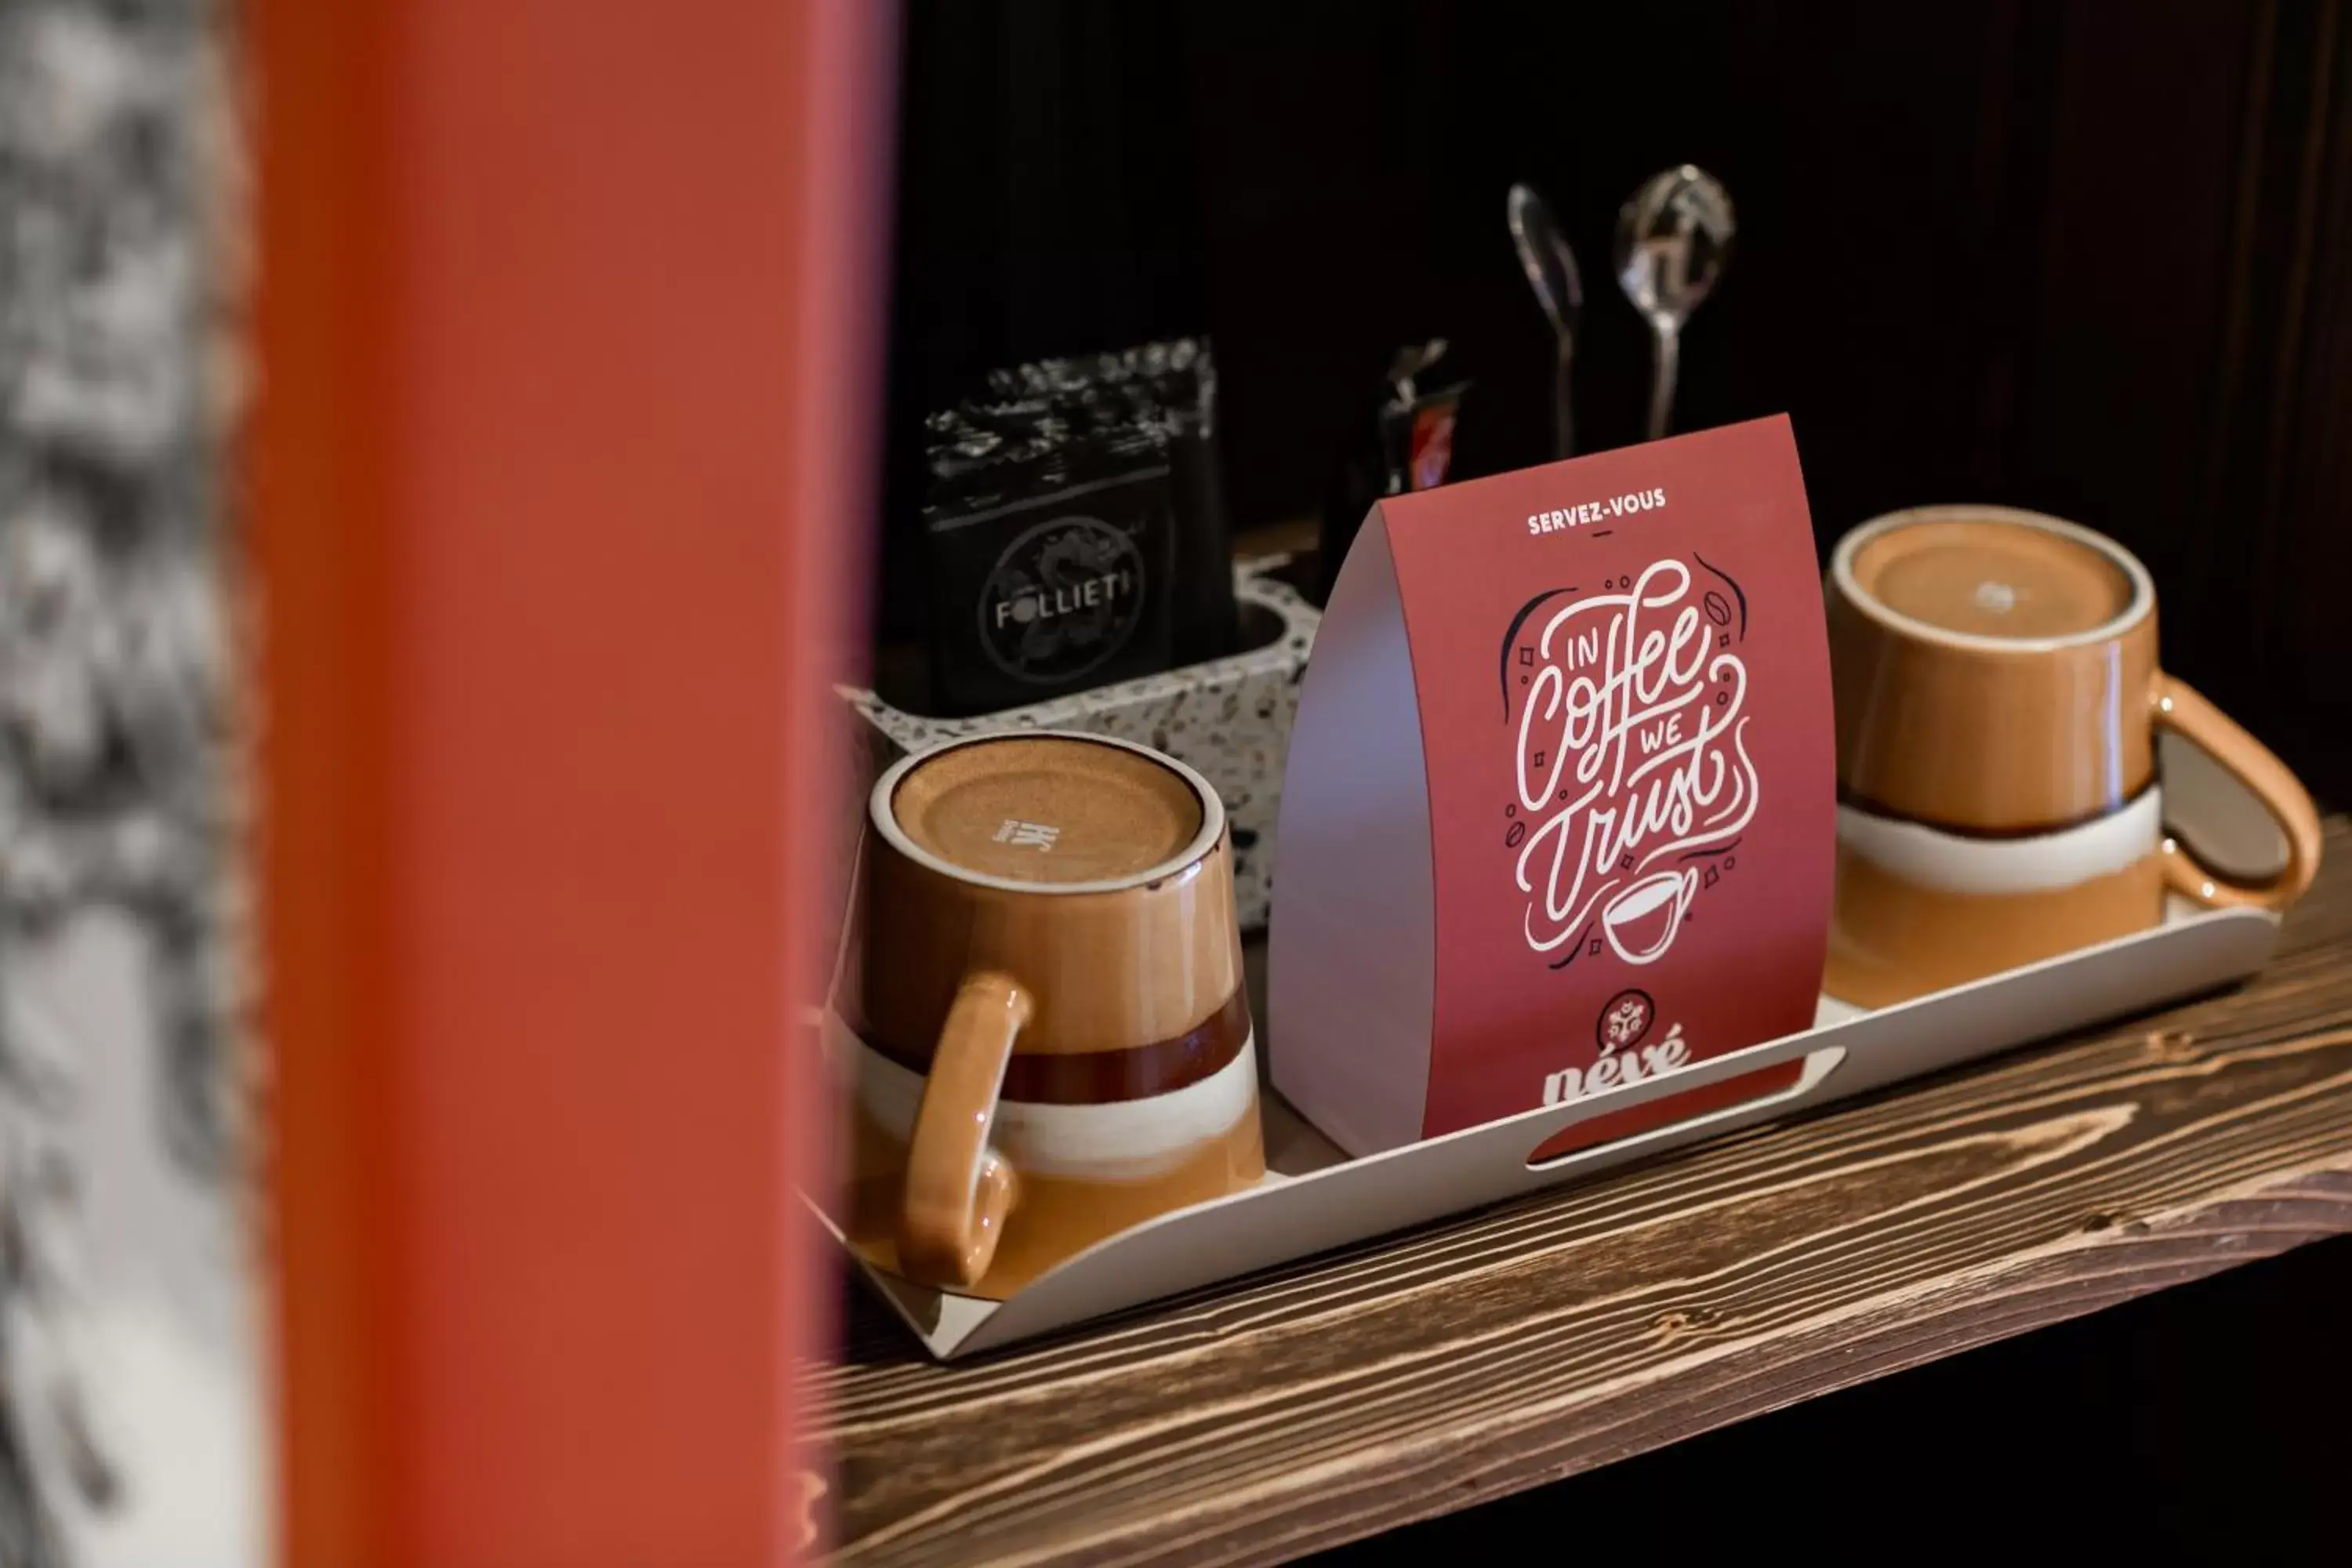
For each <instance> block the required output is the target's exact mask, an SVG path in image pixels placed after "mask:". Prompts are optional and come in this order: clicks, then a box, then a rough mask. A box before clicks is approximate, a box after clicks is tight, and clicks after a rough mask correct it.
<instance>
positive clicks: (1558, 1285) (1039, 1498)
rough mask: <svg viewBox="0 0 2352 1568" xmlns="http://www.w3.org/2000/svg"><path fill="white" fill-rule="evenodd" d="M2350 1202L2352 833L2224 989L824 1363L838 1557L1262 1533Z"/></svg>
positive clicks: (1238, 1548)
mask: <svg viewBox="0 0 2352 1568" xmlns="http://www.w3.org/2000/svg"><path fill="white" fill-rule="evenodd" d="M2347 1231H2352V827H2347V824H2346V822H2345V821H2344V820H2343V819H2342V818H2340V817H2339V818H2336V819H2335V820H2333V821H2331V822H2330V824H2329V826H2328V835H2327V851H2326V864H2325V865H2324V867H2323V868H2322V870H2321V873H2320V878H2319V881H2318V884H2317V885H2316V886H2315V888H2314V889H2312V892H2311V894H2310V896H2309V897H2308V898H2306V899H2305V900H2304V902H2303V903H2302V904H2301V905H2299V906H2298V907H2297V908H2296V910H2294V914H2293V915H2292V916H2291V917H2290V918H2289V920H2288V921H2287V923H2286V929H2285V931H2284V937H2283V940H2282V942H2281V944H2280V951H2279V953H2278V956H2277V957H2276V958H2275V959H2274V960H2273V963H2272V964H2271V966H2270V968H2269V969H2268V970H2267V971H2266V972H2265V973H2263V975H2261V976H2260V977H2258V978H2257V979H2255V980H2254V981H2252V982H2250V983H2249V984H2246V985H2244V986H2242V987H2241V988H2239V989H2237V990H2235V991H2231V992H2228V993H2225V994H2220V995H2216V996H2212V997H2209V998H2207V999H2205V1000H2203V1001H2200V1002H2196V1003H2192V1004H2190V1005H2187V1006H2183V1007H2178V1008H2174V1009H2170V1010H2168V1011H2167V1012H2164V1013H2161V1014H2157V1015H2153V1016H2147V1017H2142V1018H2139V1019H2136V1020H2132V1021H2129V1022H2126V1023H2124V1024H2120V1025H2116V1026H2111V1027H2108V1028H2105V1029H2101V1030H2097V1031H2094V1032H2092V1033H2089V1034H2086V1035H2083V1036H2079V1037H2074V1038H2073V1039H2070V1040H2068V1041H2065V1042H2063V1043H2060V1044H2057V1045H2053V1046H2045V1047H2031V1048H2028V1049H2026V1050H2023V1051H2021V1052H2016V1053H2012V1054H2011V1055H2009V1056H2006V1057H2002V1058H1997V1059H1994V1060H1992V1061H1990V1062H1987V1063H1984V1064H1980V1065H1979V1066H1977V1067H1975V1068H1970V1069H1968V1070H1966V1071H1963V1072H1958V1073H1955V1074H1950V1075H1947V1076H1945V1077H1942V1078H1937V1079H1926V1080H1923V1081H1921V1082H1918V1083H1916V1084H1912V1085H1908V1086H1906V1087H1905V1088H1904V1089H1900V1090H1897V1091H1895V1092H1891V1093H1888V1094H1885V1095H1881V1096H1878V1097H1875V1098H1874V1099H1869V1100H1861V1101H1857V1102H1855V1103H1853V1104H1851V1105H1847V1106H1843V1107H1839V1108H1836V1109H1832V1110H1828V1111H1825V1112H1823V1113H1822V1114H1821V1115H1819V1116H1816V1117H1814V1118H1811V1119H1810V1120H1807V1121H1800V1122H1796V1123H1793V1124H1789V1125H1783V1126H1775V1127H1767V1128H1762V1129H1758V1130H1753V1131H1747V1132H1743V1133H1738V1134H1734V1135H1732V1136H1729V1137H1727V1138H1725V1139H1723V1140H1721V1141H1719V1142H1715V1143H1710V1144H1706V1145H1704V1146H1702V1147H1700V1148H1697V1149H1696V1150H1691V1151H1686V1152H1682V1153H1679V1154H1675V1155H1672V1156H1669V1157H1666V1158H1664V1159H1661V1160H1659V1161H1656V1162H1654V1163H1650V1164H1647V1165H1644V1166H1641V1167H1638V1168H1636V1169H1633V1170H1632V1171H1629V1172H1622V1173H1615V1174H1612V1175H1610V1176H1607V1177H1603V1178H1601V1179H1600V1180H1598V1181H1596V1182H1593V1183H1591V1184H1586V1185H1583V1186H1579V1187H1572V1188H1569V1189H1565V1190H1562V1191H1559V1192H1554V1193H1550V1194H1541V1195H1538V1197H1535V1198H1532V1199H1528V1200H1525V1201H1521V1202H1518V1203H1515V1204H1512V1205H1508V1206H1506V1207H1502V1208H1499V1209H1493V1210H1488V1211H1486V1212H1484V1213H1480V1214H1476V1215H1470V1216H1467V1217H1465V1218H1462V1219H1457V1220H1454V1221H1450V1222H1447V1223H1444V1224H1442V1225H1439V1226H1430V1227H1425V1228H1423V1229H1421V1230H1418V1231H1414V1232H1411V1233H1408V1234H1406V1235H1405V1236H1402V1237H1391V1238H1390V1239H1388V1240H1386V1241H1384V1242H1381V1243H1376V1244H1372V1245H1369V1246H1366V1247H1358V1248H1353V1249H1350V1250H1348V1251H1345V1252H1341V1253H1338V1254H1334V1255H1331V1256H1328V1257H1325V1258H1317V1259H1313V1260H1310V1261H1308V1262H1307V1263H1303V1264H1298V1265H1294V1266H1291V1267H1288V1268H1281V1269H1278V1270H1276V1271H1273V1272H1271V1273H1268V1274H1265V1275H1261V1276H1257V1277H1255V1278H1254V1279H1250V1280H1246V1281H1244V1282H1242V1283H1241V1284H1238V1285H1234V1286H1228V1287H1225V1288H1223V1289H1216V1290H1213V1291H1207V1292H1202V1293H1201V1294H1198V1295H1196V1296H1192V1297H1188V1298H1184V1299H1181V1300H1176V1301H1173V1302H1168V1303H1162V1304H1161V1305H1160V1306H1157V1307H1153V1308H1148V1309H1144V1310H1140V1311H1138V1312H1135V1313H1130V1314H1129V1315H1127V1316H1125V1317H1123V1318H1119V1319H1117V1320H1114V1321H1110V1322H1108V1323H1107V1324H1103V1325H1097V1326H1096V1327H1095V1328H1093V1329H1091V1330H1083V1331H1077V1332H1076V1333H1074V1334H1072V1335H1069V1336H1066V1337H1065V1338H1062V1339H1059V1340H1056V1341H1054V1342H1048V1343H1046V1344H1044V1345H1042V1346H1034V1347H1028V1348H1022V1349H1015V1350H1012V1351H1009V1352H1004V1353H1003V1354H1000V1355H996V1356H992V1357H985V1358H982V1360H980V1361H979V1362H977V1363H971V1364H968V1365H961V1366H953V1367H942V1366H938V1365H934V1364H932V1363H929V1361H928V1360H926V1359H925V1358H924V1356H923V1354H922V1352H921V1351H920V1350H919V1348H918V1347H917V1346H916V1345H914V1344H913V1343H912V1342H911V1341H909V1340H908V1339H907V1337H906V1336H905V1334H904V1332H903V1331H901V1330H900V1329H899V1328H898V1326H897V1325H896V1324H895V1323H894V1322H893V1321H889V1320H888V1319H887V1318H886V1317H885V1316H884V1314H883V1312H882V1310H881V1309H880V1308H878V1307H877V1306H876V1305H875V1304H874V1303H873V1302H871V1301H870V1300H866V1297H865V1296H864V1294H863V1293H862V1292H853V1293H852V1295H851V1296H850V1298H849V1299H848V1300H849V1305H848V1308H847V1314H846V1317H847V1321H846V1324H845V1332H846V1342H845V1353H844V1359H843V1361H842V1363H840V1364H839V1365H836V1366H832V1367H827V1368H824V1369H819V1370H815V1371H813V1372H812V1373H811V1374H810V1378H811V1382H812V1383H813V1384H814V1387H815V1389H816V1391H817V1392H819V1393H820V1394H821V1396H822V1397H823V1398H824V1400H825V1401H826V1402H827V1405H829V1410H828V1413H827V1415H826V1416H825V1417H824V1431H825V1434H826V1436H828V1437H829V1440H830V1441H831V1442H832V1443H833V1445H834V1446H835V1455H836V1460H837V1463H838V1466H839V1471H838V1477H837V1482H836V1485H837V1493H836V1495H835V1496H832V1497H829V1498H827V1499H826V1500H825V1504H826V1505H827V1508H828V1510H829V1516H830V1521H831V1525H832V1530H833V1538H834V1540H835V1542H837V1548H838V1552H839V1554H840V1557H841V1559H842V1560H843V1561H844V1562H849V1563H955V1564H967V1563H984V1562H994V1561H1001V1560H1017V1561H1019V1562H1022V1563H1058V1562H1065V1561H1068V1562H1076V1561H1081V1560H1086V1561H1097V1560H1107V1559H1115V1560H1117V1561H1118V1562H1120V1563H1147V1562H1168V1563H1188V1564H1189V1563H1263V1562H1276V1561H1280V1560H1283V1559H1286V1558H1289V1557H1293V1556H1296V1555H1297V1554H1299V1553H1301V1552H1307V1551H1311V1550H1313V1549H1315V1548H1317V1547H1321V1546H1328V1545H1331V1544H1334V1543H1336V1542H1341V1541H1345V1540H1349V1539H1352V1538H1355V1537H1358V1536H1362V1535H1368V1534H1370V1533H1372V1532H1374V1531H1380V1530H1383V1529H1386V1528H1389V1527H1391V1526H1393V1525H1398V1524H1402V1523H1405V1522H1407V1521H1412V1520H1417V1519H1423V1518H1427V1517H1429V1516H1431V1515H1434V1514H1439V1513H1444V1512H1447V1511H1450V1510H1454V1509H1459V1508H1463V1507H1466V1506H1468V1505H1470V1504H1473V1503H1476V1502H1481V1501H1484V1500H1488V1499H1492V1498H1495V1497H1499V1496H1501V1495H1503V1494H1505V1493H1507V1492H1511V1491H1516V1490H1518V1489H1522V1488H1525V1487H1530V1486H1534V1485H1538V1484H1539V1483H1541V1482H1545V1481H1549V1480H1554V1479H1559V1478H1560V1477H1563V1476H1567V1475H1570V1474H1573V1473H1575V1472H1577V1471H1580V1470H1584V1469H1589V1468H1593V1467H1595V1466H1599V1465H1603V1464H1607V1463H1609V1462H1610V1461H1611V1460H1612V1459H1618V1458H1625V1457H1627V1456H1629V1455H1633V1454H1637V1453H1641V1452H1643V1451H1644V1450H1647V1449H1651V1448H1655V1447H1661V1446H1663V1445H1664V1444H1668V1443H1672V1442H1675V1441H1677V1440H1678V1439H1681V1438H1684V1437H1688V1436H1695V1435H1696V1434H1698V1433H1701V1432H1705V1431H1707V1430H1708V1429H1710V1428H1713V1427H1717V1426H1724V1425H1726V1424H1727V1423H1729V1422H1733V1421H1737V1420H1739V1419H1741V1418H1742V1417H1744V1416H1747V1415H1755V1414H1758V1413H1759V1412H1762V1411H1766V1410H1770V1409H1774V1408H1777V1407H1779V1406H1781V1405H1790V1404H1793V1403H1795V1402H1797V1401H1799V1400H1802V1399H1808V1398H1811V1397H1812V1396H1813V1395H1815V1394H1824V1393H1828V1392H1830V1391H1832V1390H1834V1389H1838V1388H1842V1387H1846V1386H1849V1385H1851V1384H1856V1383H1860V1382H1863V1381H1865V1380H1867V1379H1870V1378H1874V1377H1880V1376H1884V1375H1885V1374H1886V1373H1891V1372H1895V1371H1899V1370H1901V1369H1902V1368H1905V1367H1907V1366H1913V1365H1916V1364H1918V1363H1922V1362H1926V1361H1929V1360H1933V1359H1935V1358H1937V1357H1940V1356H1946V1355H1950V1354H1953V1353H1955V1352H1958V1351H1962V1350H1966V1349H1968V1348H1969V1347H1971V1346H1974V1345H1979V1344H1984V1343H1987V1342H1991V1341H1995V1340H2000V1339H2004V1338H2007V1337H2009V1336H2011V1335H2013V1334H2019V1333H2022V1332H2024V1331H2027V1330H2029V1329H2032V1328H2034V1327H2037V1326H2039V1325H2041V1324H2044V1323H2050V1322H2055V1321H2059V1320H2061V1319H2065V1318H2071V1317H2074V1316H2076V1315H2078V1314H2081V1313H2084V1312H2089V1311H2094V1310H2097V1309H2098V1308H2101V1307H2105V1306H2107V1305H2109V1304H2111V1303H2114V1302H2117V1301H2121V1300H2127V1299H2129V1298H2131V1297H2134V1296H2137V1295H2141V1294H2144V1293H2146V1292H2148V1291H2152V1290H2158V1289H2164V1288H2165V1287H2167V1286H2169V1285H2175V1284H2179V1283H2182V1282H2184V1281H2187V1280H2189V1279H2197V1278H2199V1277H2200V1276H2202V1275H2206V1274H2210V1273H2213V1272H2215V1271H2217V1270H2220V1269H2223V1268H2230V1267H2231V1266H2232V1265H2234V1264H2238V1263H2242V1262H2246V1261H2248V1260H2250V1259H2252V1258H2262V1257H2265V1256H2268V1255H2270V1254H2273V1253H2276V1252H2282V1251H2284V1250H2285V1249H2287V1248H2288V1247H2294V1246H2297V1245H2299V1244H2301V1243H2303V1242H2305V1241H2310V1240H2315V1239H2317V1238H2319V1237H2326V1236H2330V1235H2336V1234H2339V1233H2343V1232H2347Z"/></svg>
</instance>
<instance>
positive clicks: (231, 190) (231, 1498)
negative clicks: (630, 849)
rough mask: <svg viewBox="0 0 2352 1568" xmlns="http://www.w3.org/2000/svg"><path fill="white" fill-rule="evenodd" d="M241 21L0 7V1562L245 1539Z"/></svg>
mask: <svg viewBox="0 0 2352 1568" xmlns="http://www.w3.org/2000/svg"><path fill="white" fill-rule="evenodd" d="M328 3H331V0H328ZM234 14H235V8H234V5H232V4H231V3H229V0H0V1568H14V1565H16V1564H39V1565H43V1568H47V1565H50V1564H58V1565H69V1568H95V1565H99V1564H106V1563H139V1564H196V1563H247V1562H257V1561H260V1560H262V1559H263V1558H265V1557H266V1556H267V1554H268V1533H267V1522H268V1518H269V1503H268V1473H267V1471H268V1453H269V1443H268V1432H267V1428H266V1425H265V1420H266V1411H267V1408H268V1406H267V1401H266V1398H265V1397H264V1382H263V1376H264V1372H263V1369H264V1364H265V1362H264V1358H263V1356H262V1353H261V1349H260V1347H261V1344H262V1342H263V1340H262V1333H261V1327H260V1308H259V1300H260V1298H259V1295H258V1281H259V1279H261V1277H262V1271H261V1269H260V1268H259V1267H258V1258H257V1247H258V1240H257V1238H258V1237H259V1235H260V1231H259V1228H258V1219H259V1210H258V1202H257V1184H256V1182H255V1181H254V1179H253V1168H254V1165H255V1163H256V1161H257V1155H258V1149H257V1133H256V1131H255V1120H256V1119H255V1114H254V1108H255V1107H256V1106H257V1103H258V1095H259V1088H258V1085H257V1083H256V1082H255V1076H256V1072H257V1066H256V1064H257V1053H256V1052H255V1051H254V1050H253V1049H252V1048H251V1043H250V1035H249V1026H250V1021H251V1020H250V1011H251V1008H250V1003H251V992H252V989H253V984H252V979H251V976H250V974H249V973H248V970H249V965H250V960H251V947H250V944H249V942H248V941H247V932H248V930H249V927H250V924H251V921H250V916H249V912H248V911H249V903H250V893H249V888H248V886H247V881H246V867H245V856H244V847H245V839H246V828H247V823H246V812H247V805H248V804H249V803H250V801H251V798H252V795H251V791H250V789H249V788H248V786H247V780H246V778H245V769H246V764H247V759H246V757H245V754H244V752H243V750H242V749H241V747H242V743H243V742H244V741H245V739H246V737H247V731H249V729H250V726H249V725H248V724H246V723H244V722H242V721H241V720H240V716H241V715H243V714H245V713H247V711H248V709H247V701H246V699H245V694H244V691H243V683H242V681H241V680H240V679H238V676H239V671H240V668H241V666H240V665H239V664H238V662H237V661H236V658H234V657H233V650H234V649H236V648H239V647H244V646H245V640H244V639H243V638H241V637H237V636H236V629H237V628H236V624H235V623H236V620H237V616H236V599H235V597H234V595H233V594H232V591H231V585H232V584H236V583H237V582H239V581H240V580H241V576H240V574H239V573H238V571H237V569H236V568H237V562H236V548H235V547H236V531H235V527H234V523H235V519H236V506H235V496H234V491H233V489H232V486H231V483H230V479H231V470H230V468H229V462H228V455H229V450H230V437H231V435H232V433H233V431H234V429H235V426H236V421H237V418H238V415H239V409H240V404H241V401H242V382H243V375H242V369H243V366H242V361H241V359H240V357H239V343H240V330H241V326H242V322H241V320H240V310H241V306H242V302H243V300H245V298H246V294H247V287H246V285H247V279H246V273H247V266H248V262H247V243H248V242H247V230H246V216H247V209H248V203H247V188H246V186H247V167H246V163H245V157H244V153H245V142H244V135H243V132H244V126H243V123H242V121H241V116H240V105H241V94H240V92H239V89H238V85H237V83H236V81H235V79H234V74H233V67H234V64H235V59H236V56H235V52H234V49H233V47H232V46H233V39H232V37H231V36H230V31H229V24H230V22H231V21H232V20H233V18H234Z"/></svg>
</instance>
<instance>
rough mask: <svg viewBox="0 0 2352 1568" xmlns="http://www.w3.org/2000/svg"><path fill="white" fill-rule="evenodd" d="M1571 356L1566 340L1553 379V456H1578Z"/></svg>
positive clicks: (1560, 347)
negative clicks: (1570, 402) (1572, 406)
mask: <svg viewBox="0 0 2352 1568" xmlns="http://www.w3.org/2000/svg"><path fill="white" fill-rule="evenodd" d="M1569 355H1570V350H1569V346H1568V343H1567V341H1566V340H1564V339H1563V340H1562V341H1561V342H1560V345H1559V363H1558V364H1556V365H1555V366H1554V367H1553V370H1552V377H1551V424H1552V456H1553V457H1555V458H1573V457H1574V456H1576V411H1575V410H1574V409H1573V408H1571V407H1570V405H1569V398H1568V393H1569Z"/></svg>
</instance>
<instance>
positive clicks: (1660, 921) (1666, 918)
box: [1601, 870, 1698, 963]
mask: <svg viewBox="0 0 2352 1568" xmlns="http://www.w3.org/2000/svg"><path fill="white" fill-rule="evenodd" d="M1697 891H1698V873H1697V872H1696V871H1695V870H1684V871H1656V872H1653V873H1652V874H1650V875H1649V876H1647V877H1643V878H1642V879H1639V880H1637V881H1635V882H1633V883H1630V884H1629V885H1627V887H1626V888H1625V889H1624V890H1623V891H1622V892H1620V893H1619V894H1618V895H1617V896H1616V897H1615V898H1613V899H1612V900H1609V902H1608V904H1607V906H1606V907H1604V908H1603V909H1602V910H1601V931H1602V932H1603V933H1604V934H1605V935H1607V937H1608V938H1609V945H1610V946H1611V947H1612V948H1614V949H1616V950H1617V956H1618V957H1620V958H1622V959H1623V960H1624V961H1625V962H1626V963H1655V962H1656V961H1657V960H1659V959H1661V958H1663V957H1664V956H1665V952H1666V949H1668V948H1670V947H1672V946H1673V945H1674V942H1675V931H1678V930H1679V929H1681V926H1682V923H1683V912H1684V911H1685V910H1688V909H1689V908H1690V901H1691V897H1692V895H1693V894H1695V893H1696V892H1697Z"/></svg>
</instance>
